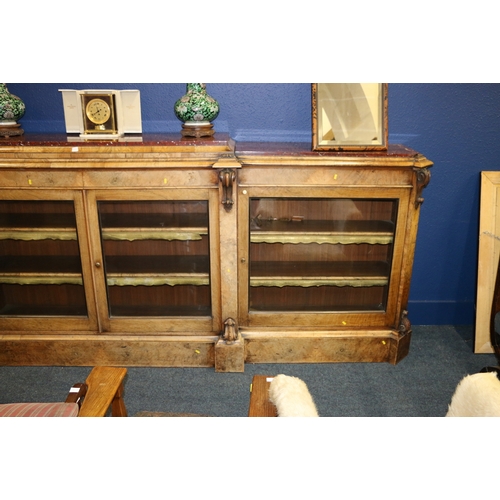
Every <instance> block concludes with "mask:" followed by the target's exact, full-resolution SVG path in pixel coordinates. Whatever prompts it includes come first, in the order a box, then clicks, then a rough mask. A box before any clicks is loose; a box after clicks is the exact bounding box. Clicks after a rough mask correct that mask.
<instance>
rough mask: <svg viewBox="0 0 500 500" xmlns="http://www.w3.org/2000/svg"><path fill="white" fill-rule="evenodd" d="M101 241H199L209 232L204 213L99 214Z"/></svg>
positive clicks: (206, 217)
mask: <svg viewBox="0 0 500 500" xmlns="http://www.w3.org/2000/svg"><path fill="white" fill-rule="evenodd" d="M101 224H102V238H103V239H104V240H118V241H120V240H123V241H136V240H168V241H171V240H180V241H193V240H201V238H202V237H203V236H206V235H207V234H208V216H207V215H205V214H102V215H101Z"/></svg>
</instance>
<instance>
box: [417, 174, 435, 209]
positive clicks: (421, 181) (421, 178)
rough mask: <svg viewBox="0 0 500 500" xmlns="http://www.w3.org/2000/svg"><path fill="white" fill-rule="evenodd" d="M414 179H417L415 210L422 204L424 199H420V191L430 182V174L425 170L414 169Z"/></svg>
mask: <svg viewBox="0 0 500 500" xmlns="http://www.w3.org/2000/svg"><path fill="white" fill-rule="evenodd" d="M416 177H417V198H416V201H415V208H418V207H419V206H420V205H422V203H423V202H424V198H423V197H422V191H423V190H424V188H425V187H426V186H427V184H429V181H430V180H431V173H430V171H429V169H427V168H419V169H416Z"/></svg>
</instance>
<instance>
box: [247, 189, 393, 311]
mask: <svg viewBox="0 0 500 500" xmlns="http://www.w3.org/2000/svg"><path fill="white" fill-rule="evenodd" d="M396 211H397V200H392V199H391V200H379V199H326V198H325V199H318V198H315V199H311V198H308V199H304V198H301V199H297V198H252V199H251V201H250V214H251V215H250V283H249V302H250V304H249V307H250V310H255V311H299V312H300V311H303V312H306V311H382V310H385V307H386V303H387V291H388V286H389V278H390V270H391V262H392V250H393V241H394V231H395V221H396Z"/></svg>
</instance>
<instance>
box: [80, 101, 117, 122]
mask: <svg viewBox="0 0 500 500" xmlns="http://www.w3.org/2000/svg"><path fill="white" fill-rule="evenodd" d="M85 112H86V113H87V117H88V119H89V120H90V121H91V122H92V123H95V124H96V125H102V124H103V123H106V122H107V121H108V120H109V118H110V117H111V108H110V107H109V104H108V103H107V102H105V101H103V100H102V99H99V98H95V99H92V100H90V101H89V102H88V103H87V107H86V109H85Z"/></svg>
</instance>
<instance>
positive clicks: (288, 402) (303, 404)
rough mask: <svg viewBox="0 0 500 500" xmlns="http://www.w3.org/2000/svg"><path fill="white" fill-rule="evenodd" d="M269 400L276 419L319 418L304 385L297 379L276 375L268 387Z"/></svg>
mask: <svg viewBox="0 0 500 500" xmlns="http://www.w3.org/2000/svg"><path fill="white" fill-rule="evenodd" d="M269 400H270V401H271V402H272V403H273V404H274V405H275V406H276V409H277V410H278V417H319V415H318V411H317V409H316V405H315V404H314V401H313V398H312V396H311V394H310V393H309V390H308V388H307V385H306V383H305V382H304V381H303V380H301V379H300V378H297V377H290V376H288V375H277V376H276V377H274V379H273V380H272V382H271V384H270V386H269Z"/></svg>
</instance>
